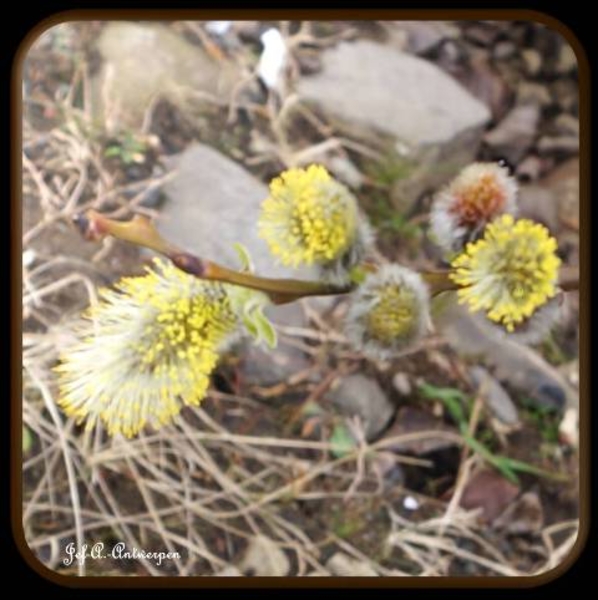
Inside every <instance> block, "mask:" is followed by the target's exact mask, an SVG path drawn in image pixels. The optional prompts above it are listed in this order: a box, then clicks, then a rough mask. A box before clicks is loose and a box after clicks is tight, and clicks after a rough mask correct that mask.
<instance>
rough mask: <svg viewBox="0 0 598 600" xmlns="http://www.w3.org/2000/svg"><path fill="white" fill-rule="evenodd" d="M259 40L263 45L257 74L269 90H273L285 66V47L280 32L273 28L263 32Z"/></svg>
mask: <svg viewBox="0 0 598 600" xmlns="http://www.w3.org/2000/svg"><path fill="white" fill-rule="evenodd" d="M260 39H261V40H262V44H263V45H264V50H263V52H262V55H261V56H260V61H259V63H258V66H257V73H258V75H259V77H260V79H261V80H262V81H263V82H264V83H265V84H266V85H267V86H268V87H269V88H274V87H276V85H277V83H278V80H279V78H280V75H281V73H282V70H283V68H284V66H285V64H286V59H287V53H288V50H287V46H286V44H285V42H284V38H283V37H282V35H281V34H280V31H278V29H275V28H273V27H272V28H271V29H268V31H266V32H264V33H263V34H262V35H261V37H260Z"/></svg>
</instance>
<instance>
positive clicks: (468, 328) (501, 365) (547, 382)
mask: <svg viewBox="0 0 598 600" xmlns="http://www.w3.org/2000/svg"><path fill="white" fill-rule="evenodd" d="M479 318H481V317H480V315H479V314H472V313H470V312H469V311H468V310H467V309H466V308H465V307H463V306H459V305H457V304H453V305H450V306H448V307H447V308H445V309H444V311H443V312H442V313H441V314H440V315H439V316H438V317H437V319H436V326H437V328H438V330H439V331H440V332H441V333H442V334H443V335H444V336H445V337H446V340H447V341H448V342H449V344H450V345H451V346H453V348H455V350H457V351H458V352H460V353H461V354H463V355H466V356H471V357H477V358H478V359H482V360H483V361H484V363H485V364H487V365H490V366H493V367H494V368H495V371H494V373H495V376H496V378H497V380H498V381H501V382H506V383H508V385H509V387H510V388H513V389H515V390H517V391H519V392H522V393H524V394H526V395H527V396H528V397H529V398H530V399H532V400H534V402H536V403H537V404H539V405H541V406H545V407H547V408H551V409H557V410H564V409H565V408H567V407H576V406H578V405H579V394H578V393H577V391H576V390H574V389H573V388H572V386H571V385H569V383H568V382H567V381H566V379H565V378H564V377H563V376H562V375H561V373H559V372H558V370H557V369H555V368H554V367H553V366H552V365H550V364H549V363H548V362H546V361H545V360H544V359H543V358H542V357H541V356H540V355H539V354H538V353H537V352H536V351H534V350H533V349H532V348H529V347H527V346H523V345H521V344H518V343H516V342H514V341H512V340H509V339H508V338H498V337H497V336H494V335H490V334H489V332H488V330H487V329H486V328H482V327H480V324H479V322H478V319H479Z"/></svg>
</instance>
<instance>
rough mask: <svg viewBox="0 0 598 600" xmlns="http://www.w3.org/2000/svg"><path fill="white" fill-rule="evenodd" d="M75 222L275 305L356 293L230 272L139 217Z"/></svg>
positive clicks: (98, 236) (86, 217)
mask: <svg viewBox="0 0 598 600" xmlns="http://www.w3.org/2000/svg"><path fill="white" fill-rule="evenodd" d="M73 222H74V223H75V225H76V226H77V228H78V229H79V231H80V233H81V234H82V235H83V237H84V238H85V239H88V240H93V241H99V240H102V239H104V238H105V237H106V236H109V235H110V236H112V237H114V238H117V239H120V240H124V241H126V242H130V243H132V244H136V245H137V246H142V247H144V248H149V249H150V250H154V251H155V252H157V253H159V254H162V255H163V256H165V257H166V258H168V259H169V260H171V261H172V263H173V264H174V265H175V266H176V267H178V268H179V269H181V270H182V271H185V272H186V273H189V274H190V275H194V276H195V277H198V278H200V279H208V280H211V281H221V282H224V283H232V284H234V285H240V286H243V287H246V288H250V289H254V290H259V291H261V292H264V293H265V294H267V295H268V296H269V298H270V300H271V301H272V302H273V303H274V304H286V303H288V302H293V301H295V300H298V299H299V298H303V297H306V296H331V295H338V294H346V293H348V292H350V291H352V290H353V289H354V285H346V286H338V285H331V284H327V283H322V282H320V281H301V280H298V279H271V278H269V277H260V276H258V275H253V274H250V273H243V272H240V271H235V270H233V269H229V268H227V267H224V266H222V265H219V264H217V263H215V262H212V261H209V260H205V259H203V258H200V257H199V256H195V255H194V254H191V253H189V252H186V251H185V250H182V249H180V248H178V247H177V246H175V245H174V244H173V243H171V242H169V241H168V240H165V239H164V238H163V237H162V236H161V235H160V234H159V233H158V231H157V229H156V228H155V227H154V225H153V224H152V223H151V222H150V220H149V219H147V218H146V217H143V216H141V215H136V216H135V217H133V219H132V220H131V221H126V222H125V221H115V220H113V219H109V218H107V217H105V216H104V215H101V214H100V213H98V212H96V211H94V210H89V211H88V212H86V213H84V214H79V215H75V217H74V218H73Z"/></svg>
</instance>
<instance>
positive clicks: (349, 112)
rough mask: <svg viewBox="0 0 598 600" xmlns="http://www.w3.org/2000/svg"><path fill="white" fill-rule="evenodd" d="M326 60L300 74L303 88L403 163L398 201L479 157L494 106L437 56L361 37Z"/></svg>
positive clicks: (343, 126) (308, 97)
mask: <svg viewBox="0 0 598 600" xmlns="http://www.w3.org/2000/svg"><path fill="white" fill-rule="evenodd" d="M322 65H323V68H322V71H321V72H320V73H318V74H317V75H314V76H310V77H305V78H303V79H302V80H300V81H299V83H298V93H299V96H300V97H301V98H302V99H303V101H305V102H307V103H309V104H310V105H312V106H314V107H315V108H316V109H317V110H319V111H321V112H322V113H324V114H325V116H326V118H327V119H328V120H329V121H330V122H331V123H333V124H334V125H335V126H336V127H337V128H338V129H339V130H340V131H342V132H344V133H346V134H348V135H350V136H353V137H356V138H358V139H362V140H364V141H366V142H367V143H370V144H374V145H375V146H377V147H379V148H381V149H382V150H383V151H384V152H385V153H386V154H387V157H388V159H389V161H390V162H393V161H394V162H396V163H397V164H396V167H397V168H396V172H397V173H401V176H400V177H398V178H397V181H396V183H395V185H394V189H393V194H392V195H393V201H394V203H395V205H396V206H397V207H398V208H401V209H408V208H410V207H411V205H412V204H413V203H414V202H415V200H416V199H417V197H418V196H419V195H420V194H421V193H422V192H424V191H425V190H427V189H433V188H435V187H437V186H438V185H440V184H441V183H443V182H444V181H446V180H448V179H449V178H450V177H452V176H453V175H454V174H455V173H456V172H457V171H458V170H459V169H460V168H462V167H463V166H464V165H465V164H467V163H469V162H471V161H472V160H473V158H474V156H475V154H476V151H477V149H478V145H479V143H480V139H481V135H482V132H483V129H484V126H485V125H486V123H487V122H488V121H489V119H490V112H489V110H488V108H487V107H486V106H484V105H483V104H482V103H481V102H479V101H478V100H477V99H475V98H474V97H473V96H472V95H471V94H470V93H469V92H467V91H466V90H465V89H464V88H463V87H462V86H461V85H460V84H459V83H457V82H456V81H455V80H454V79H452V78H451V77H450V76H449V75H447V74H446V73H444V72H443V71H441V70H440V69H439V68H438V67H436V66H435V65H434V64H432V63H430V62H428V61H426V60H423V59H420V58H417V57H415V56H412V55H410V54H407V53H404V52H401V51H398V50H396V49H394V48H391V47H387V46H383V45H380V44H377V43H374V42H371V41H366V40H362V41H359V42H354V43H348V42H346V43H341V44H339V45H338V46H336V47H334V48H332V49H330V50H327V51H326V52H324V54H323V57H322Z"/></svg>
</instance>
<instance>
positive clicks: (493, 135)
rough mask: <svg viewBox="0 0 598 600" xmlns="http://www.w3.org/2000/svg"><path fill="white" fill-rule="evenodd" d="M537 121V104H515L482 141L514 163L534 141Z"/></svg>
mask: <svg viewBox="0 0 598 600" xmlns="http://www.w3.org/2000/svg"><path fill="white" fill-rule="evenodd" d="M539 122H540V108H539V106H538V105H537V104H523V105H520V106H516V107H515V108H513V109H512V110H511V111H510V112H509V113H508V114H507V115H506V117H505V118H504V119H503V120H502V121H501V122H500V123H499V124H498V125H497V126H496V127H495V128H494V129H492V130H491V131H489V132H488V133H487V134H486V135H485V136H484V141H485V142H486V143H487V144H488V145H489V146H490V147H491V148H492V149H493V150H494V151H495V152H496V153H498V154H500V155H501V156H502V157H503V158H506V159H507V160H508V161H510V162H511V163H512V164H516V163H518V162H519V161H520V160H521V158H522V157H523V156H524V155H525V153H526V152H527V150H528V149H529V148H530V147H531V145H532V143H533V142H534V139H535V137H536V134H537V131H538V124H539Z"/></svg>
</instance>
